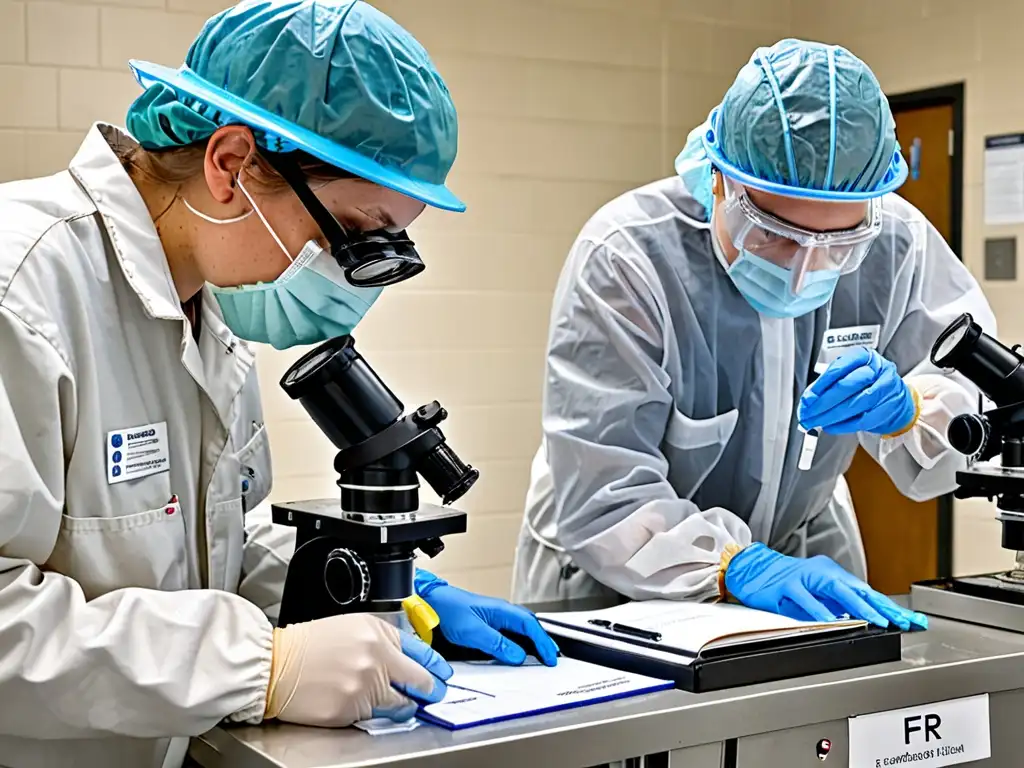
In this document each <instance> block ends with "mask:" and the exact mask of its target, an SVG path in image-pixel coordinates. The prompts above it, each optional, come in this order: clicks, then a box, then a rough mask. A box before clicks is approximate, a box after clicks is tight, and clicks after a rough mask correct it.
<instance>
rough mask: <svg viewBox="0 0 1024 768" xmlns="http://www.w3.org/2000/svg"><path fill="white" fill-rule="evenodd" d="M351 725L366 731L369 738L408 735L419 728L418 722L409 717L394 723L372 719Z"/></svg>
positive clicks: (379, 718) (381, 718) (378, 718)
mask: <svg viewBox="0 0 1024 768" xmlns="http://www.w3.org/2000/svg"><path fill="white" fill-rule="evenodd" d="M352 725H354V726H355V727H356V728H358V729H359V730H361V731H366V733H368V734H370V735H371V736H387V735H388V734H389V733H408V732H409V731H412V730H415V729H416V728H419V725H420V721H419V720H417V719H416V718H415V717H410V718H409V719H408V720H403V721H402V722H400V723H396V722H395V721H394V720H390V719H388V718H386V717H373V718H370V719H369V720H360V721H359V722H357V723H352Z"/></svg>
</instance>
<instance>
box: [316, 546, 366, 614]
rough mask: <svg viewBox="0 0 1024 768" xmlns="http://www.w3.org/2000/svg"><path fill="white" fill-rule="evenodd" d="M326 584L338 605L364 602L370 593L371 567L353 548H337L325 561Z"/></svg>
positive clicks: (328, 591)
mask: <svg viewBox="0 0 1024 768" xmlns="http://www.w3.org/2000/svg"><path fill="white" fill-rule="evenodd" d="M324 584H325V585H326V587H327V593H328V594H329V595H330V596H331V598H332V599H333V600H334V602H336V603H337V604H338V605H348V604H349V603H355V602H364V601H365V600H366V598H367V596H368V595H369V593H370V569H369V567H368V566H367V565H366V562H365V561H364V560H363V558H361V557H360V556H359V555H357V554H356V553H355V552H353V551H352V550H351V549H335V550H332V551H331V553H330V554H329V555H328V556H327V562H326V563H324Z"/></svg>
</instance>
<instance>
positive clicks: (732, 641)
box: [538, 600, 867, 663]
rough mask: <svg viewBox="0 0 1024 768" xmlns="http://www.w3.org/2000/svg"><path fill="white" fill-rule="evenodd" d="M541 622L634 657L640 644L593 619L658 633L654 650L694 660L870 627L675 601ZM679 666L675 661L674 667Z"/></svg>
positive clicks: (548, 616)
mask: <svg viewBox="0 0 1024 768" xmlns="http://www.w3.org/2000/svg"><path fill="white" fill-rule="evenodd" d="M538 618H539V619H540V620H541V623H542V624H543V625H544V626H545V628H546V629H547V630H548V631H549V632H550V633H551V634H553V635H556V636H557V635H559V634H560V633H561V632H562V631H563V630H562V628H561V627H560V626H559V624H562V625H570V626H572V627H578V628H579V630H580V631H585V632H587V633H589V634H591V636H593V635H594V633H598V634H599V635H600V636H603V637H605V638H608V639H614V640H616V641H621V642H622V643H627V644H630V645H631V646H632V651H633V652H634V653H635V652H637V648H638V646H637V640H636V638H633V637H629V636H627V635H622V634H617V633H615V632H614V631H611V630H604V629H601V628H600V627H596V626H594V625H593V624H590V620H591V619H605V620H607V621H611V622H613V623H616V624H624V625H626V626H629V627H636V628H638V629H644V630H649V631H652V632H659V633H661V639H660V640H659V641H657V642H656V643H655V644H656V645H659V646H663V647H665V648H676V649H680V650H683V651H686V652H687V653H690V654H693V655H696V654H698V653H700V652H701V651H702V650H705V649H708V648H714V647H723V646H727V645H740V644H749V643H754V642H760V641H764V640H770V639H774V638H778V637H785V636H789V635H796V634H804V633H822V632H835V631H841V630H846V629H851V628H854V627H863V626H866V625H867V622H864V621H859V620H847V621H838V622H833V623H828V624H822V623H818V622H809V621H798V620H796V619H791V618H788V617H786V616H780V615H778V614H775V613H768V612H767V611H758V610H754V609H753V608H747V607H746V606H742V605H733V604H729V603H685V602H677V601H674V600H644V601H640V602H632V603H625V604H623V605H617V606H615V607H614V608H606V609H604V610H601V611H576V612H565V613H541V614H538ZM601 644H602V645H605V643H601ZM679 662H680V660H679V659H678V658H677V659H676V663H679Z"/></svg>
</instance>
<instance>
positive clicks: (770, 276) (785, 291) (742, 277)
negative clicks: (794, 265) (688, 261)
mask: <svg viewBox="0 0 1024 768" xmlns="http://www.w3.org/2000/svg"><path fill="white" fill-rule="evenodd" d="M711 232H712V235H711V246H712V249H713V250H714V252H715V258H717V259H718V262H719V263H720V264H721V265H722V267H723V268H724V269H725V271H726V274H728V275H729V278H730V279H731V280H732V282H733V285H735V286H736V290H738V291H739V292H740V294H742V296H743V298H744V299H746V300H747V303H748V304H750V306H752V307H753V308H754V309H756V310H757V311H758V312H759V313H761V314H762V315H765V316H766V317H775V318H785V317H800V316H801V315H806V314H808V313H809V312H813V311H814V310H816V309H817V308H818V307H820V306H821V305H823V304H825V303H827V302H828V300H829V299H831V298H832V294H833V293H835V290H836V284H837V283H838V282H839V272H838V271H837V270H832V269H822V270H816V271H813V272H807V273H806V274H805V275H804V284H803V286H802V287H801V289H800V292H799V293H798V294H794V293H793V292H792V290H790V287H789V286H790V281H791V280H792V277H793V275H792V273H791V272H790V270H788V269H786V268H785V267H780V266H779V265H777V264H772V263H771V262H770V261H766V260H765V259H762V258H760V257H759V256H755V255H754V254H752V253H750V252H749V251H744V250H741V251H740V253H739V256H737V257H736V261H734V262H733V263H732V264H729V262H728V261H726V258H725V252H724V251H723V250H722V246H721V244H720V243H719V242H718V237H717V235H715V234H714V232H715V225H714V219H713V218H712V224H711Z"/></svg>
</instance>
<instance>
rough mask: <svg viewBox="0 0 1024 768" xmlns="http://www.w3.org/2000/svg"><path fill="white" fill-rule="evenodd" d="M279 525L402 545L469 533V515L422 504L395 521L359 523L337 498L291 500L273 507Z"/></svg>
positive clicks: (310, 531) (355, 539) (359, 539)
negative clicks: (344, 510) (346, 511)
mask: <svg viewBox="0 0 1024 768" xmlns="http://www.w3.org/2000/svg"><path fill="white" fill-rule="evenodd" d="M271 516H272V518H273V520H274V522H275V523H277V524H278V525H291V526H295V527H297V528H300V529H302V530H304V531H306V532H308V533H310V534H311V535H329V536H338V537H341V538H344V539H345V540H347V541H351V542H353V543H364V544H373V543H378V544H388V543H390V544H398V543H402V542H414V541H418V540H420V539H427V538H432V537H440V536H450V535H452V534H457V533H465V532H466V513H465V512H461V511H459V510H457V509H449V508H447V507H439V506H437V505H435V504H420V506H419V509H417V510H416V512H415V513H409V514H406V513H402V514H400V515H396V516H395V518H394V519H393V520H386V519H380V518H382V517H384V516H380V515H374V516H373V519H367V520H359V519H353V517H345V516H344V513H343V512H342V511H341V505H340V504H339V503H338V500H337V499H314V500H310V501H291V502H288V503H285V504H273V505H271Z"/></svg>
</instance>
